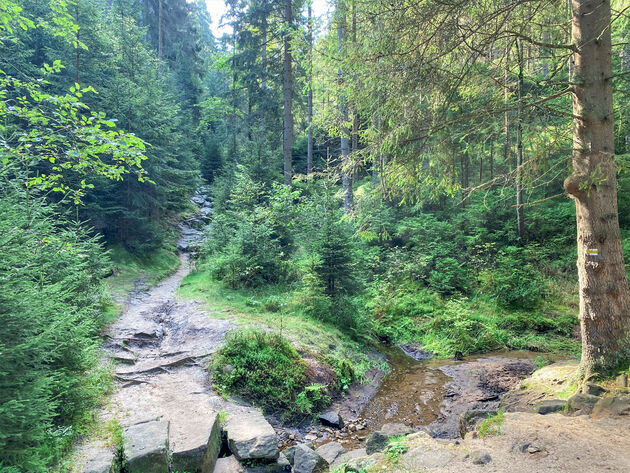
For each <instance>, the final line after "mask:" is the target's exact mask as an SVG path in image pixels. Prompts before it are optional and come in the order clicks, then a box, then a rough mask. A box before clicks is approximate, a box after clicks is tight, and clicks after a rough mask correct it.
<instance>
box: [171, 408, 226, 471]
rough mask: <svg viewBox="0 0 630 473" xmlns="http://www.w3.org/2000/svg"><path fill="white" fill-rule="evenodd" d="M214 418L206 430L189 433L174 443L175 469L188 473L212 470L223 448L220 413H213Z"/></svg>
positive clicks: (173, 460)
mask: <svg viewBox="0 0 630 473" xmlns="http://www.w3.org/2000/svg"><path fill="white" fill-rule="evenodd" d="M210 416H211V417H212V418H213V419H214V420H213V421H212V422H211V424H210V427H208V429H207V430H206V431H205V432H201V433H199V434H197V435H192V434H191V435H189V436H188V437H186V439H185V441H180V442H178V443H177V445H173V447H172V448H173V452H172V462H173V465H172V467H173V468H172V469H173V471H186V472H188V473H198V472H203V473H206V472H212V471H213V469H214V465H215V463H216V460H217V458H218V456H219V451H220V450H221V428H220V426H219V414H218V413H212V414H210Z"/></svg>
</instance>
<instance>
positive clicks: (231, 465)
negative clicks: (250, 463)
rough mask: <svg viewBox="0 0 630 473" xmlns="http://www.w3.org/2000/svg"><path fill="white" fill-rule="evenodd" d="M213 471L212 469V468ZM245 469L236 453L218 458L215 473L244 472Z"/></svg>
mask: <svg viewBox="0 0 630 473" xmlns="http://www.w3.org/2000/svg"><path fill="white" fill-rule="evenodd" d="M210 471H211V472H212V470H210ZM243 472H244V469H243V467H242V466H241V464H240V463H239V462H238V460H237V459H236V457H235V456H234V455H230V456H229V457H225V458H218V459H217V462H216V465H215V467H214V472H213V473H243Z"/></svg>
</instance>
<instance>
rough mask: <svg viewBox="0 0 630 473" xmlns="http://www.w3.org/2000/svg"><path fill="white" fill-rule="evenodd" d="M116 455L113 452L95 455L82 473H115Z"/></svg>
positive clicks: (101, 452)
mask: <svg viewBox="0 0 630 473" xmlns="http://www.w3.org/2000/svg"><path fill="white" fill-rule="evenodd" d="M115 464H116V454H115V453H114V452H113V451H111V450H103V451H100V452H98V453H94V454H93V455H92V456H91V458H90V459H89V460H88V461H87V463H86V464H85V466H84V467H83V469H82V470H81V473H114V471H115V469H114V466H115Z"/></svg>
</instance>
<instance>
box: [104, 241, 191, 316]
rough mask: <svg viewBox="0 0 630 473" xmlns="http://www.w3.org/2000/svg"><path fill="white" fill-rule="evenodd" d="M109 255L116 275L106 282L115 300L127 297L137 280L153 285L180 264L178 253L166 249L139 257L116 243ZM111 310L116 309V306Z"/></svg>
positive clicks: (149, 285)
mask: <svg viewBox="0 0 630 473" xmlns="http://www.w3.org/2000/svg"><path fill="white" fill-rule="evenodd" d="M109 256H110V258H111V260H112V265H113V269H114V275H113V276H110V277H108V278H107V279H106V280H105V284H106V286H107V288H108V290H109V291H110V293H111V295H112V297H113V299H114V300H115V301H121V300H124V299H126V297H127V295H128V294H129V292H130V291H131V290H133V289H134V284H135V282H136V281H137V280H139V279H141V280H142V281H143V285H144V287H151V286H153V285H155V284H156V283H158V282H159V281H160V280H162V279H164V278H165V277H167V276H169V275H170V274H172V273H173V272H174V271H175V270H176V269H177V267H178V266H179V258H178V257H177V255H176V254H174V253H173V252H171V251H168V250H166V249H161V250H158V251H156V252H155V253H152V254H150V255H147V256H143V257H139V256H136V255H133V254H132V253H129V252H128V251H127V250H126V249H125V248H124V247H122V246H120V245H116V246H112V247H110V248H109ZM111 310H112V311H115V310H116V307H115V306H114V307H113V308H111Z"/></svg>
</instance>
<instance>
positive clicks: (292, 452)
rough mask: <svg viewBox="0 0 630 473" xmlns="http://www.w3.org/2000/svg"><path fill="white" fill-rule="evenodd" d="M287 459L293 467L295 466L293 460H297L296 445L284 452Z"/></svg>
mask: <svg viewBox="0 0 630 473" xmlns="http://www.w3.org/2000/svg"><path fill="white" fill-rule="evenodd" d="M282 453H283V454H284V456H285V458H286V459H287V460H288V461H289V463H290V464H291V465H293V459H294V458H295V445H291V446H290V447H287V448H285V449H284V450H282Z"/></svg>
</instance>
